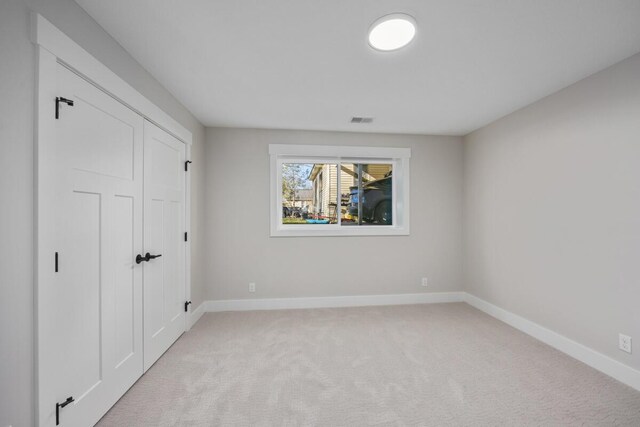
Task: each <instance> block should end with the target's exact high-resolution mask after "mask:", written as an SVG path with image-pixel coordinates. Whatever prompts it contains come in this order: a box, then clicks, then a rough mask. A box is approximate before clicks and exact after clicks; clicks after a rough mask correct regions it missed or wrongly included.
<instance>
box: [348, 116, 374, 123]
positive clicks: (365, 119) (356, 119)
mask: <svg viewBox="0 0 640 427" xmlns="http://www.w3.org/2000/svg"><path fill="white" fill-rule="evenodd" d="M372 122H373V117H351V123H372Z"/></svg>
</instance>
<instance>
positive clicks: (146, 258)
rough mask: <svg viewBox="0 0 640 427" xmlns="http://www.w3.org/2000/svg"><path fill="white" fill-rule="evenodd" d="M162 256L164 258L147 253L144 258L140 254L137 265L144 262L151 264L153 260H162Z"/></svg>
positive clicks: (137, 257)
mask: <svg viewBox="0 0 640 427" xmlns="http://www.w3.org/2000/svg"><path fill="white" fill-rule="evenodd" d="M161 256H162V254H158V255H151V254H150V253H149V252H147V253H146V254H145V255H144V256H142V255H140V254H138V255H137V256H136V264H140V263H141V262H142V261H146V262H149V261H151V260H152V259H156V258H160V257H161Z"/></svg>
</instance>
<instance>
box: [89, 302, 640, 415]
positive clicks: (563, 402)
mask: <svg viewBox="0 0 640 427" xmlns="http://www.w3.org/2000/svg"><path fill="white" fill-rule="evenodd" d="M99 425H100V426H214V425H216V426H217V425H221V426H254V425H255V426H313V425H318V426H361V425H362V426H367V425H381V426H383V425H384V426H387V425H390V426H403V425H411V426H460V425H462V426H525V425H526V426H529V425H532V426H577V425H579V426H613V425H615V426H640V392H638V391H635V390H633V389H631V388H630V387H627V386H625V385H623V384H621V383H619V382H617V381H615V380H613V379H611V378H609V377H607V376H605V375H604V374H601V373H599V372H597V371H595V370H593V369H591V368H590V367H588V366H586V365H584V364H582V363H580V362H578V361H576V360H574V359H572V358H570V357H568V356H566V355H564V354H562V353H560V352H558V351H556V350H554V349H552V348H551V347H548V346H546V345H545V344H542V343H541V342H539V341H537V340H535V339H533V338H531V337H529V336H527V335H525V334H523V333H521V332H519V331H517V330H515V329H513V328H511V327H509V326H507V325H506V324H504V323H501V322H499V321H497V320H495V319H493V318H491V317H489V316H487V315H485V314H484V313H482V312H480V311H478V310H476V309H474V308H472V307H470V306H468V305H467V304H464V303H456V304H431V305H412V306H388V307H366V308H341V309H315V310H281V311H255V312H238V313H215V314H214V313H210V314H206V315H205V316H203V318H202V319H201V320H200V321H199V322H198V323H197V324H196V325H195V327H194V328H193V329H192V330H191V331H190V332H188V333H186V334H184V335H183V336H182V337H181V338H180V339H179V340H178V341H177V342H176V343H175V344H174V346H173V347H172V348H171V349H169V351H167V353H166V354H165V355H164V356H163V357H162V358H161V359H160V360H159V361H158V362H157V363H156V364H155V365H154V366H153V367H152V368H151V369H150V370H149V371H148V372H147V374H146V375H144V376H143V377H142V378H141V379H140V380H139V381H138V382H137V383H136V384H135V385H134V386H133V387H132V388H131V390H129V392H128V393H127V394H126V395H125V396H124V397H123V398H122V399H121V400H120V401H119V402H118V403H117V404H116V405H115V406H114V407H113V408H112V409H111V410H110V411H109V412H108V413H107V414H106V415H105V416H104V418H103V419H102V420H101V421H100V423H99Z"/></svg>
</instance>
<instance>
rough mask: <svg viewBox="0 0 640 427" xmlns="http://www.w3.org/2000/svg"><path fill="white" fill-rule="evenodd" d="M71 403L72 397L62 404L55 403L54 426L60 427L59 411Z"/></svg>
mask: <svg viewBox="0 0 640 427" xmlns="http://www.w3.org/2000/svg"><path fill="white" fill-rule="evenodd" d="M71 402H73V397H71V396H69V397H67V400H65V401H64V402H62V403H56V425H60V409H62V408H64V407H65V406H67V405H68V404H69V403H71Z"/></svg>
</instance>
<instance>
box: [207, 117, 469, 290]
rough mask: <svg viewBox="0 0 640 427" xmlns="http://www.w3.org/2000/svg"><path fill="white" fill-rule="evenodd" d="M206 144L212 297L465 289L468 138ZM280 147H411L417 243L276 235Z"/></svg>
mask: <svg viewBox="0 0 640 427" xmlns="http://www.w3.org/2000/svg"><path fill="white" fill-rule="evenodd" d="M206 136H207V143H206V146H205V158H206V172H205V174H206V195H205V201H206V217H207V227H206V241H207V243H206V244H207V245H208V247H207V265H208V270H207V275H206V277H207V278H208V279H209V283H208V292H207V297H208V298H209V299H213V300H219V299H242V298H279V297H311V296H341V295H374V294H396V293H417V292H425V291H427V292H441V291H459V290H461V289H462V269H461V268H462V267H461V258H462V248H461V242H462V235H461V227H460V224H461V221H462V211H461V206H462V142H461V138H459V137H432V136H409V135H382V134H363V133H359V134H357V133H338V132H315V131H277V130H241V129H221V128H216V129H207V135H206ZM274 143H278V144H318V145H368V146H389V147H410V148H411V150H412V157H411V235H410V236H385V237H269V206H270V205H269V154H268V145H269V144H274ZM422 276H428V277H429V280H430V282H429V288H427V289H425V288H423V287H421V286H420V278H421V277H422ZM249 282H256V284H257V291H256V292H255V293H249V292H248V283H249Z"/></svg>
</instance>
